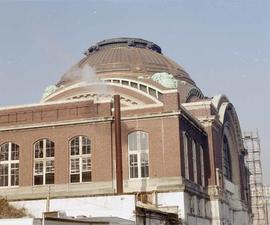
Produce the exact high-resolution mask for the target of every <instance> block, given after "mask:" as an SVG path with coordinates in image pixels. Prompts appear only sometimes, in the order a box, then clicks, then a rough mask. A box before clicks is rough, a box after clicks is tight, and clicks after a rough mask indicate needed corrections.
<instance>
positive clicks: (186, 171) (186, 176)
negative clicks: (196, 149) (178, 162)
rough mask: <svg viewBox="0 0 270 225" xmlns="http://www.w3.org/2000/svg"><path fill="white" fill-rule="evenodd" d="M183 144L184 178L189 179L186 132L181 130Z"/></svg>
mask: <svg viewBox="0 0 270 225" xmlns="http://www.w3.org/2000/svg"><path fill="white" fill-rule="evenodd" d="M183 144H184V163H185V178H186V179H189V167H188V136H187V134H186V132H183Z"/></svg>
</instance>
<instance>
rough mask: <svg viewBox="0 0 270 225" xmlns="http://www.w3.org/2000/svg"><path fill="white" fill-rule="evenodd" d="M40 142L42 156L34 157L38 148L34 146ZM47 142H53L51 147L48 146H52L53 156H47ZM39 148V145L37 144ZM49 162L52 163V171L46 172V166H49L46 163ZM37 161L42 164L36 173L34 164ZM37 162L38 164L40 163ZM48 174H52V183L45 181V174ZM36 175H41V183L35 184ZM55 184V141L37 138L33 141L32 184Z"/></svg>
mask: <svg viewBox="0 0 270 225" xmlns="http://www.w3.org/2000/svg"><path fill="white" fill-rule="evenodd" d="M41 142H42V157H36V151H37V149H38V148H36V146H37V145H39V144H40V143H41ZM47 142H48V143H50V144H53V147H51V146H50V148H53V151H52V150H51V149H50V150H51V151H52V152H53V156H47V150H48V146H47ZM38 147H39V148H40V147H41V146H38ZM49 162H52V163H53V171H49V172H47V168H49V166H47V164H48V163H49ZM38 163H41V164H42V169H41V170H42V171H41V173H36V165H37V164H38ZM41 164H39V165H41ZM48 174H53V182H52V183H48V182H46V181H47V179H46V178H47V175H48ZM37 176H42V183H41V184H36V183H35V178H36V177H37ZM54 184H55V143H54V142H53V141H52V140H50V139H48V138H42V139H39V140H37V141H36V142H35V143H34V165H33V186H42V185H54Z"/></svg>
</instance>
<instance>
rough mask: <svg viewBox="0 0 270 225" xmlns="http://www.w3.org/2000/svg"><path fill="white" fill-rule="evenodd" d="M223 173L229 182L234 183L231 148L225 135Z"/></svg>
mask: <svg viewBox="0 0 270 225" xmlns="http://www.w3.org/2000/svg"><path fill="white" fill-rule="evenodd" d="M223 173H224V176H225V177H226V178H227V179H228V180H230V181H232V165H231V156H230V146H229V142H228V139H227V137H226V136H225V135H224V136H223Z"/></svg>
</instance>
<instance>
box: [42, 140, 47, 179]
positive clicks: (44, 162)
mask: <svg viewBox="0 0 270 225" xmlns="http://www.w3.org/2000/svg"><path fill="white" fill-rule="evenodd" d="M42 149H43V160H42V162H43V184H46V139H43V148H42Z"/></svg>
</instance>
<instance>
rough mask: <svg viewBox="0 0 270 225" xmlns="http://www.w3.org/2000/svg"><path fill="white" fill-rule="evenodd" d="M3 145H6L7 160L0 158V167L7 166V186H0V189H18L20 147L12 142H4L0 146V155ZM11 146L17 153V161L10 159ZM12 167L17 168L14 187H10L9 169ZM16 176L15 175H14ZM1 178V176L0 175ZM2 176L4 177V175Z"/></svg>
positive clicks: (10, 174)
mask: <svg viewBox="0 0 270 225" xmlns="http://www.w3.org/2000/svg"><path fill="white" fill-rule="evenodd" d="M5 145H8V159H7V160H1V158H0V165H6V166H7V169H8V172H7V185H3V186H0V188H13V187H19V181H20V175H19V172H20V146H19V145H17V144H15V143H14V142H11V141H8V142H5V143H3V144H1V146H0V154H1V152H2V148H3V147H4V146H5ZM12 145H14V146H15V147H16V149H17V151H18V153H17V157H16V158H17V159H12ZM12 165H16V166H17V168H16V169H17V171H18V172H17V182H16V183H18V184H16V185H12V182H11V180H12V177H11V176H12V175H13V174H12V173H11V169H12ZM14 175H15V176H16V173H15V174H14ZM0 176H1V175H0ZM4 176H6V175H5V174H4Z"/></svg>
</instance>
